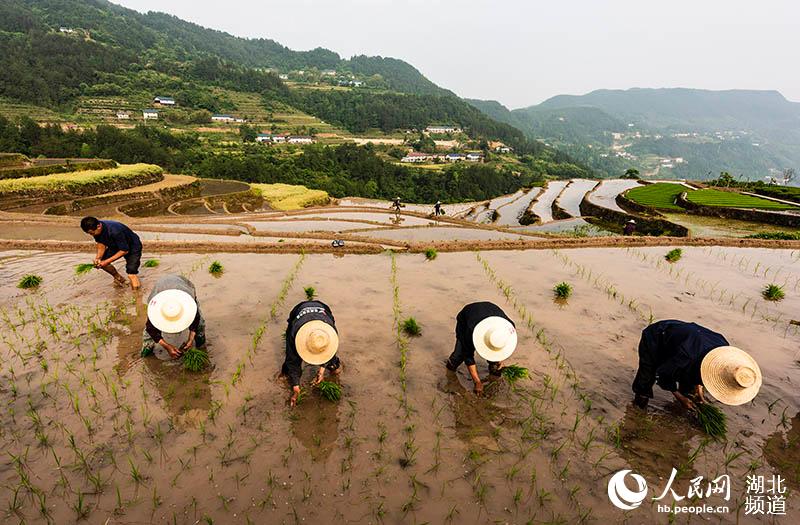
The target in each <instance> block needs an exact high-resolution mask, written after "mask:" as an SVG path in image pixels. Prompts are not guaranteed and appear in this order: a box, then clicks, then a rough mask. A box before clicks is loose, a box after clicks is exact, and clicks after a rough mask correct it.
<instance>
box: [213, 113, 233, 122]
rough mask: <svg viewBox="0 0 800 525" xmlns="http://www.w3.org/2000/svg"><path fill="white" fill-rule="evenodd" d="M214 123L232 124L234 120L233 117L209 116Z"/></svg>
mask: <svg viewBox="0 0 800 525" xmlns="http://www.w3.org/2000/svg"><path fill="white" fill-rule="evenodd" d="M211 120H212V121H214V122H233V121H234V120H236V119H235V118H234V116H233V115H211Z"/></svg>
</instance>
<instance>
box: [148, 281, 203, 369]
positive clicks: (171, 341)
mask: <svg viewBox="0 0 800 525" xmlns="http://www.w3.org/2000/svg"><path fill="white" fill-rule="evenodd" d="M156 345H158V346H159V347H160V348H162V349H163V350H164V351H165V352H166V354H168V357H169V358H172V359H177V358H179V357H181V356H182V355H183V354H184V353H185V352H187V351H188V350H190V349H192V348H198V349H203V348H204V347H205V345H206V324H205V320H204V319H203V315H202V314H201V313H200V306H199V305H198V304H197V294H196V292H195V288H194V285H193V284H192V282H191V281H189V279H187V278H186V277H183V276H181V275H173V274H167V275H164V276H162V277H161V278H160V279H159V280H158V281H156V284H155V286H154V287H153V291H152V292H150V297H148V299H147V323H146V324H145V327H144V331H143V332H142V350H141V356H142V357H146V356H149V355H153V354H154V353H156V352H158V351H159V349H158V348H156ZM156 355H157V357H159V358H165V359H166V358H167V355H163V354H156ZM196 361H197V362H199V361H202V359H201V360H198V359H195V356H193V358H192V363H190V364H189V368H193V367H194V362H196Z"/></svg>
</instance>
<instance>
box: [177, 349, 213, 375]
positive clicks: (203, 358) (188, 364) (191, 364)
mask: <svg viewBox="0 0 800 525" xmlns="http://www.w3.org/2000/svg"><path fill="white" fill-rule="evenodd" d="M210 364H211V361H210V360H209V359H208V352H206V351H205V350H204V349H202V348H195V347H192V348H190V349H189V350H187V351H186V352H185V353H184V354H183V368H184V369H185V370H188V371H189V372H201V371H203V370H204V369H205V368H206V367H208V365H210Z"/></svg>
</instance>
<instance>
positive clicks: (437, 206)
mask: <svg viewBox="0 0 800 525" xmlns="http://www.w3.org/2000/svg"><path fill="white" fill-rule="evenodd" d="M433 214H434V215H436V216H437V217H438V216H439V215H444V210H442V201H436V204H434V205H433Z"/></svg>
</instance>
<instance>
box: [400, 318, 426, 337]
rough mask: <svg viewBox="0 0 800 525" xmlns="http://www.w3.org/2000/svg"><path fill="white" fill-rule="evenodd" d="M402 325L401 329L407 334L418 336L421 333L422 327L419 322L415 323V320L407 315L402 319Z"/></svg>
mask: <svg viewBox="0 0 800 525" xmlns="http://www.w3.org/2000/svg"><path fill="white" fill-rule="evenodd" d="M402 327H403V331H404V332H405V333H406V334H408V335H412V336H418V335H420V334H421V333H422V327H420V326H419V323H417V320H416V319H414V318H413V317H409V318H408V319H406V320H405V321H403V324H402Z"/></svg>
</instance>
